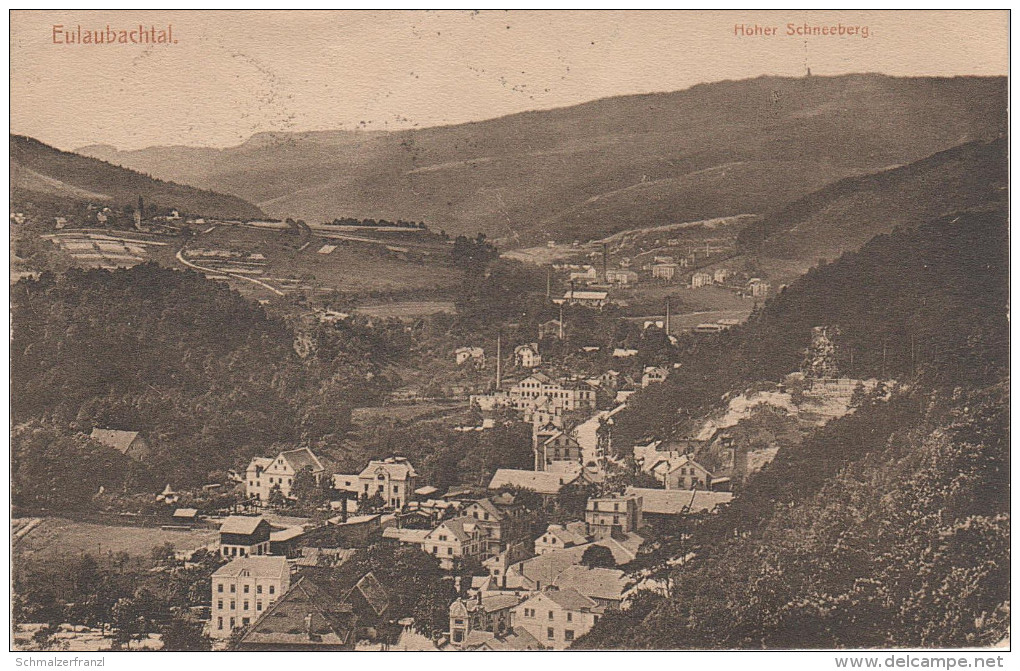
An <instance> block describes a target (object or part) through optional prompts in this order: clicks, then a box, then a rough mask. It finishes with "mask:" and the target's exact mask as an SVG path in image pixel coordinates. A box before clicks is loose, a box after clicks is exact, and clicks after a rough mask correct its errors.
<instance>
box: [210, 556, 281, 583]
mask: <svg viewBox="0 0 1020 671" xmlns="http://www.w3.org/2000/svg"><path fill="white" fill-rule="evenodd" d="M244 571H247V572H248V575H250V576H251V577H254V578H279V577H282V576H284V575H286V574H287V572H288V571H290V568H289V567H288V566H287V558H286V557H272V556H261V557H238V558H237V559H235V560H233V561H232V562H230V563H229V564H226V565H224V566H221V567H219V568H218V569H216V572H215V573H213V576H214V577H219V578H236V577H238V576H240V575H241V574H242V572H244Z"/></svg>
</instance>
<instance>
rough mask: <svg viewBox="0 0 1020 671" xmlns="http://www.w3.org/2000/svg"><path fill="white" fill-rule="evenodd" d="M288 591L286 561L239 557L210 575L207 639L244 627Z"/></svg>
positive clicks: (228, 634) (279, 558)
mask: <svg viewBox="0 0 1020 671" xmlns="http://www.w3.org/2000/svg"><path fill="white" fill-rule="evenodd" d="M289 588H290V567H289V566H288V565H287V558H286V557H241V558H238V559H235V560H233V561H232V562H230V563H229V564H227V565H225V566H221V567H220V568H218V569H216V572H215V573H213V574H212V621H211V627H210V636H211V637H212V638H228V637H229V636H230V634H231V632H233V631H234V630H235V629H239V628H241V627H247V626H248V625H249V624H251V623H252V622H254V621H255V620H257V619H258V618H259V617H261V616H262V613H263V612H265V611H266V610H267V609H268V608H269V606H270V605H272V604H273V602H275V601H276V600H277V599H279V598H280V596H282V595H283V594H284V593H285V592H286V591H287V590H288V589H289Z"/></svg>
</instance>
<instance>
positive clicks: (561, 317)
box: [560, 303, 563, 340]
mask: <svg viewBox="0 0 1020 671" xmlns="http://www.w3.org/2000/svg"><path fill="white" fill-rule="evenodd" d="M560 340H563V303H560Z"/></svg>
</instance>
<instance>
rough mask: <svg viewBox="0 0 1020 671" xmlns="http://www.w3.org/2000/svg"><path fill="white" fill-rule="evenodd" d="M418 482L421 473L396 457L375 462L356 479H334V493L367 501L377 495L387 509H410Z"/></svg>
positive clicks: (350, 476)
mask: <svg viewBox="0 0 1020 671" xmlns="http://www.w3.org/2000/svg"><path fill="white" fill-rule="evenodd" d="M417 482H418V472H417V471H415V470H414V466H412V465H411V462H409V461H408V460H407V459H406V458H405V457H396V456H394V457H387V458H385V459H373V460H372V461H370V462H368V466H365V468H364V469H362V471H361V472H360V473H358V474H357V475H353V474H344V473H337V474H336V475H334V476H333V489H336V490H338V491H342V492H350V493H352V494H356V495H357V496H359V497H362V498H366V499H367V498H371V497H373V496H375V495H376V494H378V495H379V498H381V499H382V500H383V503H384V504H385V505H386V507H388V508H393V509H395V510H396V509H400V508H403V507H404V506H406V505H407V503H408V501H410V499H411V495H412V494H413V493H414V490H415V489H416V488H417V487H418V485H417Z"/></svg>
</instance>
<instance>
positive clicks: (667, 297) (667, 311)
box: [666, 296, 669, 336]
mask: <svg viewBox="0 0 1020 671" xmlns="http://www.w3.org/2000/svg"><path fill="white" fill-rule="evenodd" d="M666 335H667V336H668V335H669V296H666Z"/></svg>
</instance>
